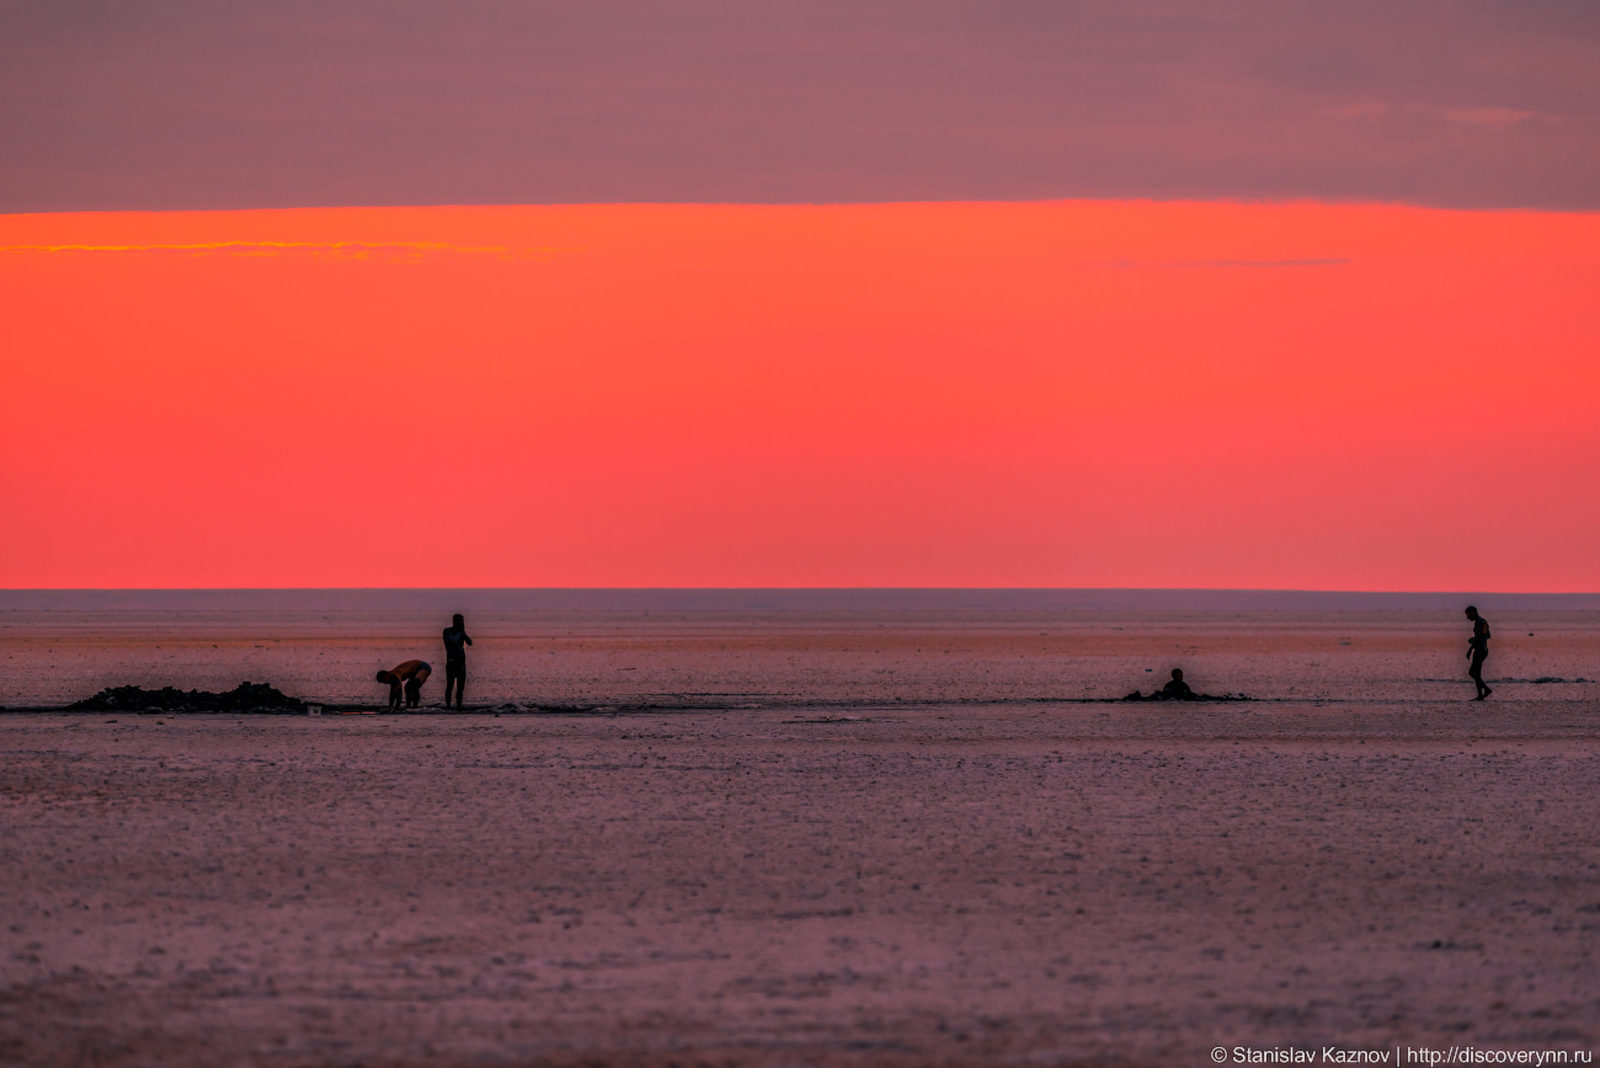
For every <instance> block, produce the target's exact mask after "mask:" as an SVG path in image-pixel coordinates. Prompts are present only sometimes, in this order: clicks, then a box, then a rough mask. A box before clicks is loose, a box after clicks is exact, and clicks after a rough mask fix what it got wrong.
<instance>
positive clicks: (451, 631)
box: [444, 612, 472, 712]
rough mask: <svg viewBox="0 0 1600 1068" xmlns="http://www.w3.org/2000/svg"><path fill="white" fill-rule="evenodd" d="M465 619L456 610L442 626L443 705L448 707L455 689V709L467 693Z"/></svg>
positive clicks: (467, 639) (468, 640)
mask: <svg viewBox="0 0 1600 1068" xmlns="http://www.w3.org/2000/svg"><path fill="white" fill-rule="evenodd" d="M471 644H472V639H471V638H469V637H468V636H467V621H466V620H465V619H464V618H462V616H461V613H459V612H457V613H456V614H455V615H453V616H451V617H450V625H449V626H448V627H446V628H444V707H446V708H449V707H450V691H451V689H452V688H454V690H455V695H456V711H458V712H459V711H461V709H462V708H463V707H465V702H466V699H467V697H466V694H467V646H469V645H471Z"/></svg>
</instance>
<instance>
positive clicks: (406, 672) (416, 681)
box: [378, 660, 433, 712]
mask: <svg viewBox="0 0 1600 1068" xmlns="http://www.w3.org/2000/svg"><path fill="white" fill-rule="evenodd" d="M431 674H433V668H432V667H431V666H429V664H428V662H427V661H426V660H407V661H406V662H405V663H403V664H396V665H395V666H394V667H393V668H392V669H390V670H388V671H380V672H378V681H379V682H386V683H388V684H389V711H391V712H393V711H395V710H397V709H398V708H399V707H400V694H401V691H402V689H403V690H404V691H405V700H406V707H407V708H420V707H421V706H422V684H423V683H425V682H427V681H428V676H429V675H431Z"/></svg>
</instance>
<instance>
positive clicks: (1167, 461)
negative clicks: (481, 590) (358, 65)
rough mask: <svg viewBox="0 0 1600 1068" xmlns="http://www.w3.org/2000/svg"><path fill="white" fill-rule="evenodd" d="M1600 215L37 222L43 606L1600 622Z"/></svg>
mask: <svg viewBox="0 0 1600 1068" xmlns="http://www.w3.org/2000/svg"><path fill="white" fill-rule="evenodd" d="M1596 249H1600V217H1597V216H1593V215H1557V214H1539V213H1522V214H1518V213H1478V212H1447V211H1433V210H1424V209H1412V208H1399V207H1337V206H1325V205H1316V204H1294V205H1240V204H1149V203H1121V202H1105V203H1100V202H1094V203H1089V202H1067V203H1037V204H911V205H876V206H838V207H759V206H714V205H713V206H666V205H659V206H657V205H634V206H578V207H501V208H492V207H491V208H410V209H319V210H304V211H278V212H220V213H126V214H124V213H116V214H83V215H54V216H51V215H44V216H9V217H0V285H3V290H4V292H5V293H6V294H7V314H6V316H5V317H4V321H3V324H0V349H3V351H5V352H6V353H7V357H6V368H7V371H8V377H9V379H10V380H11V382H12V384H13V387H14V388H15V389H16V390H17V391H18V396H17V397H16V400H15V402H14V405H13V411H12V413H11V414H10V416H9V417H8V418H7V420H6V421H5V424H4V429H3V430H0V440H3V441H4V446H5V450H6V455H7V456H8V457H9V458H10V462H9V463H8V464H7V465H6V468H5V471H4V474H3V475H0V492H3V493H4V495H5V500H6V501H7V514H8V521H7V523H6V524H5V529H4V533H3V534H0V585H5V586H9V587H29V586H785V585H795V586H806V585H819V586H850V585H869V586H901V585H904V586H1189V587H1224V586H1243V587H1296V588H1334V589H1337V588H1347V589H1397V590H1398V589H1430V588H1431V589H1466V588H1475V589H1519V590H1526V591H1536V590H1551V591H1559V590H1596V589H1600V554H1596V553H1595V552H1594V551H1593V547H1594V545H1595V544H1600V495H1597V494H1595V493H1594V492H1593V489H1592V482H1593V472H1594V471H1595V470H1596V468H1597V466H1600V465H1597V461H1600V428H1597V420H1596V419H1595V417H1594V408H1595V403H1596V400H1597V399H1600V366H1597V364H1596V361H1595V359H1594V354H1595V353H1596V352H1597V351H1600V344H1597V342H1600V319H1597V314H1596V312H1595V311H1594V310H1593V307H1592V305H1593V294H1594V293H1595V292H1597V291H1600V285H1597V283H1600V270H1597V262H1600V254H1597V253H1596V251H1595V250H1596Z"/></svg>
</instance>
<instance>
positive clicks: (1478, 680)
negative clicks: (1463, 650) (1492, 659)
mask: <svg viewBox="0 0 1600 1068" xmlns="http://www.w3.org/2000/svg"><path fill="white" fill-rule="evenodd" d="M1467 618H1468V619H1470V620H1472V637H1470V638H1468V639H1467V659H1468V660H1470V661H1472V663H1471V664H1470V665H1469V666H1468V667H1467V674H1468V675H1469V676H1471V677H1472V682H1473V684H1474V685H1475V686H1477V687H1478V696H1476V697H1474V698H1473V700H1474V701H1481V700H1483V699H1484V698H1485V697H1488V696H1489V695H1490V694H1491V693H1493V692H1494V691H1493V690H1491V689H1489V687H1488V686H1485V685H1484V682H1483V662H1484V661H1485V660H1487V659H1489V621H1488V620H1487V619H1484V618H1483V617H1482V616H1480V615H1479V614H1478V606H1477V605H1473V604H1469V605H1467Z"/></svg>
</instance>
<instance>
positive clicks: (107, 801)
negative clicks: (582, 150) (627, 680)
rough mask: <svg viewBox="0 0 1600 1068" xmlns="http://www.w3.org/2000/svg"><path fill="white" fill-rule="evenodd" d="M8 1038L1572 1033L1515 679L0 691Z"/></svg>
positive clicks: (751, 1047) (1566, 931)
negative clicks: (1259, 694) (635, 697)
mask: <svg viewBox="0 0 1600 1068" xmlns="http://www.w3.org/2000/svg"><path fill="white" fill-rule="evenodd" d="M0 751H3V753H4V762H3V764H0V804H3V807H4V813H5V815H4V819H3V821H0V859H3V861H4V866H5V870H6V872H7V878H6V879H5V880H4V883H3V885H0V911H3V912H4V914H5V916H6V923H7V927H6V931H5V935H4V937H5V942H4V948H5V952H4V954H3V960H0V990H3V994H0V1061H4V1062H5V1063H22V1064H72V1063H86V1064H104V1065H133V1064H156V1063H160V1064H174V1065H176V1064H219V1063H230V1064H262V1065H323V1064H329V1065H332V1064H369V1065H371V1064H377V1065H413V1064H415V1065H421V1064H520V1063H554V1064H591V1063H592V1064H641V1065H642V1064H667V1063H674V1062H676V1063H680V1064H693V1063H702V1062H703V1063H712V1064H733V1063H739V1064H744V1063H750V1064H754V1063H762V1064H1012V1063H1036V1062H1048V1063H1071V1062H1076V1061H1092V1062H1095V1063H1114V1064H1117V1063H1137V1064H1145V1063H1148V1064H1157V1063H1160V1064H1171V1063H1209V1054H1208V1051H1209V1049H1210V1048H1211V1047H1212V1046H1214V1045H1217V1044H1225V1045H1227V1046H1229V1047H1231V1046H1233V1045H1235V1044H1240V1043H1242V1044H1246V1045H1261V1046H1279V1047H1284V1046H1290V1045H1305V1046H1319V1047H1320V1046H1321V1045H1323V1044H1326V1043H1345V1044H1358V1045H1366V1046H1372V1047H1390V1048H1392V1047H1393V1046H1394V1045H1395V1044H1396V1043H1407V1044H1410V1045H1412V1046H1432V1047H1446V1046H1449V1045H1451V1044H1455V1045H1461V1044H1472V1045H1475V1046H1477V1047H1482V1048H1491V1047H1492V1048H1506V1049H1518V1048H1560V1049H1591V1048H1593V1046H1594V1045H1596V1043H1597V1040H1600V978H1597V977H1600V968H1597V966H1596V965H1597V962H1596V959H1595V957H1596V951H1597V949H1600V866H1597V864H1600V854H1597V851H1596V848H1595V842H1596V838H1597V832H1600V790H1597V787H1600V730H1597V727H1596V716H1595V714H1594V708H1593V705H1592V702H1587V701H1581V700H1580V701H1559V700H1549V699H1546V700H1542V701H1540V702H1537V703H1534V702H1527V701H1497V700H1494V699H1491V701H1489V702H1486V703H1484V704H1470V703H1466V702H1410V703H1399V704H1375V703H1359V702H1348V703H1332V704H1323V705H1320V706H1316V705H1309V704H1292V703H1260V704H1251V705H1241V706H1183V707H1172V706H1122V705H1097V704H1060V705H1052V704H1037V703H1035V704H1016V705H998V706H992V707H982V708H972V709H967V708H961V707H959V706H940V707H935V708H921V707H904V706H892V705H884V706H873V705H871V704H862V705H860V706H859V707H852V708H848V709H845V710H839V709H829V710H825V711H818V710H805V709H801V710H798V711H797V710H795V709H783V708H770V709H746V710H738V711H714V712H698V713H696V712H685V713H674V714H659V713H658V714H652V715H632V716H604V715H588V716H576V715H571V716H568V715H560V716H503V717H500V718H494V717H490V716H484V715H466V716H442V715H424V716H396V717H389V716H377V717H338V718H333V717H320V718H319V717H303V718H278V717H272V718H266V717H257V718H252V717H220V716H187V717H158V716H129V715H122V716H84V715H78V716H71V715H13V716H6V717H0Z"/></svg>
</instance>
